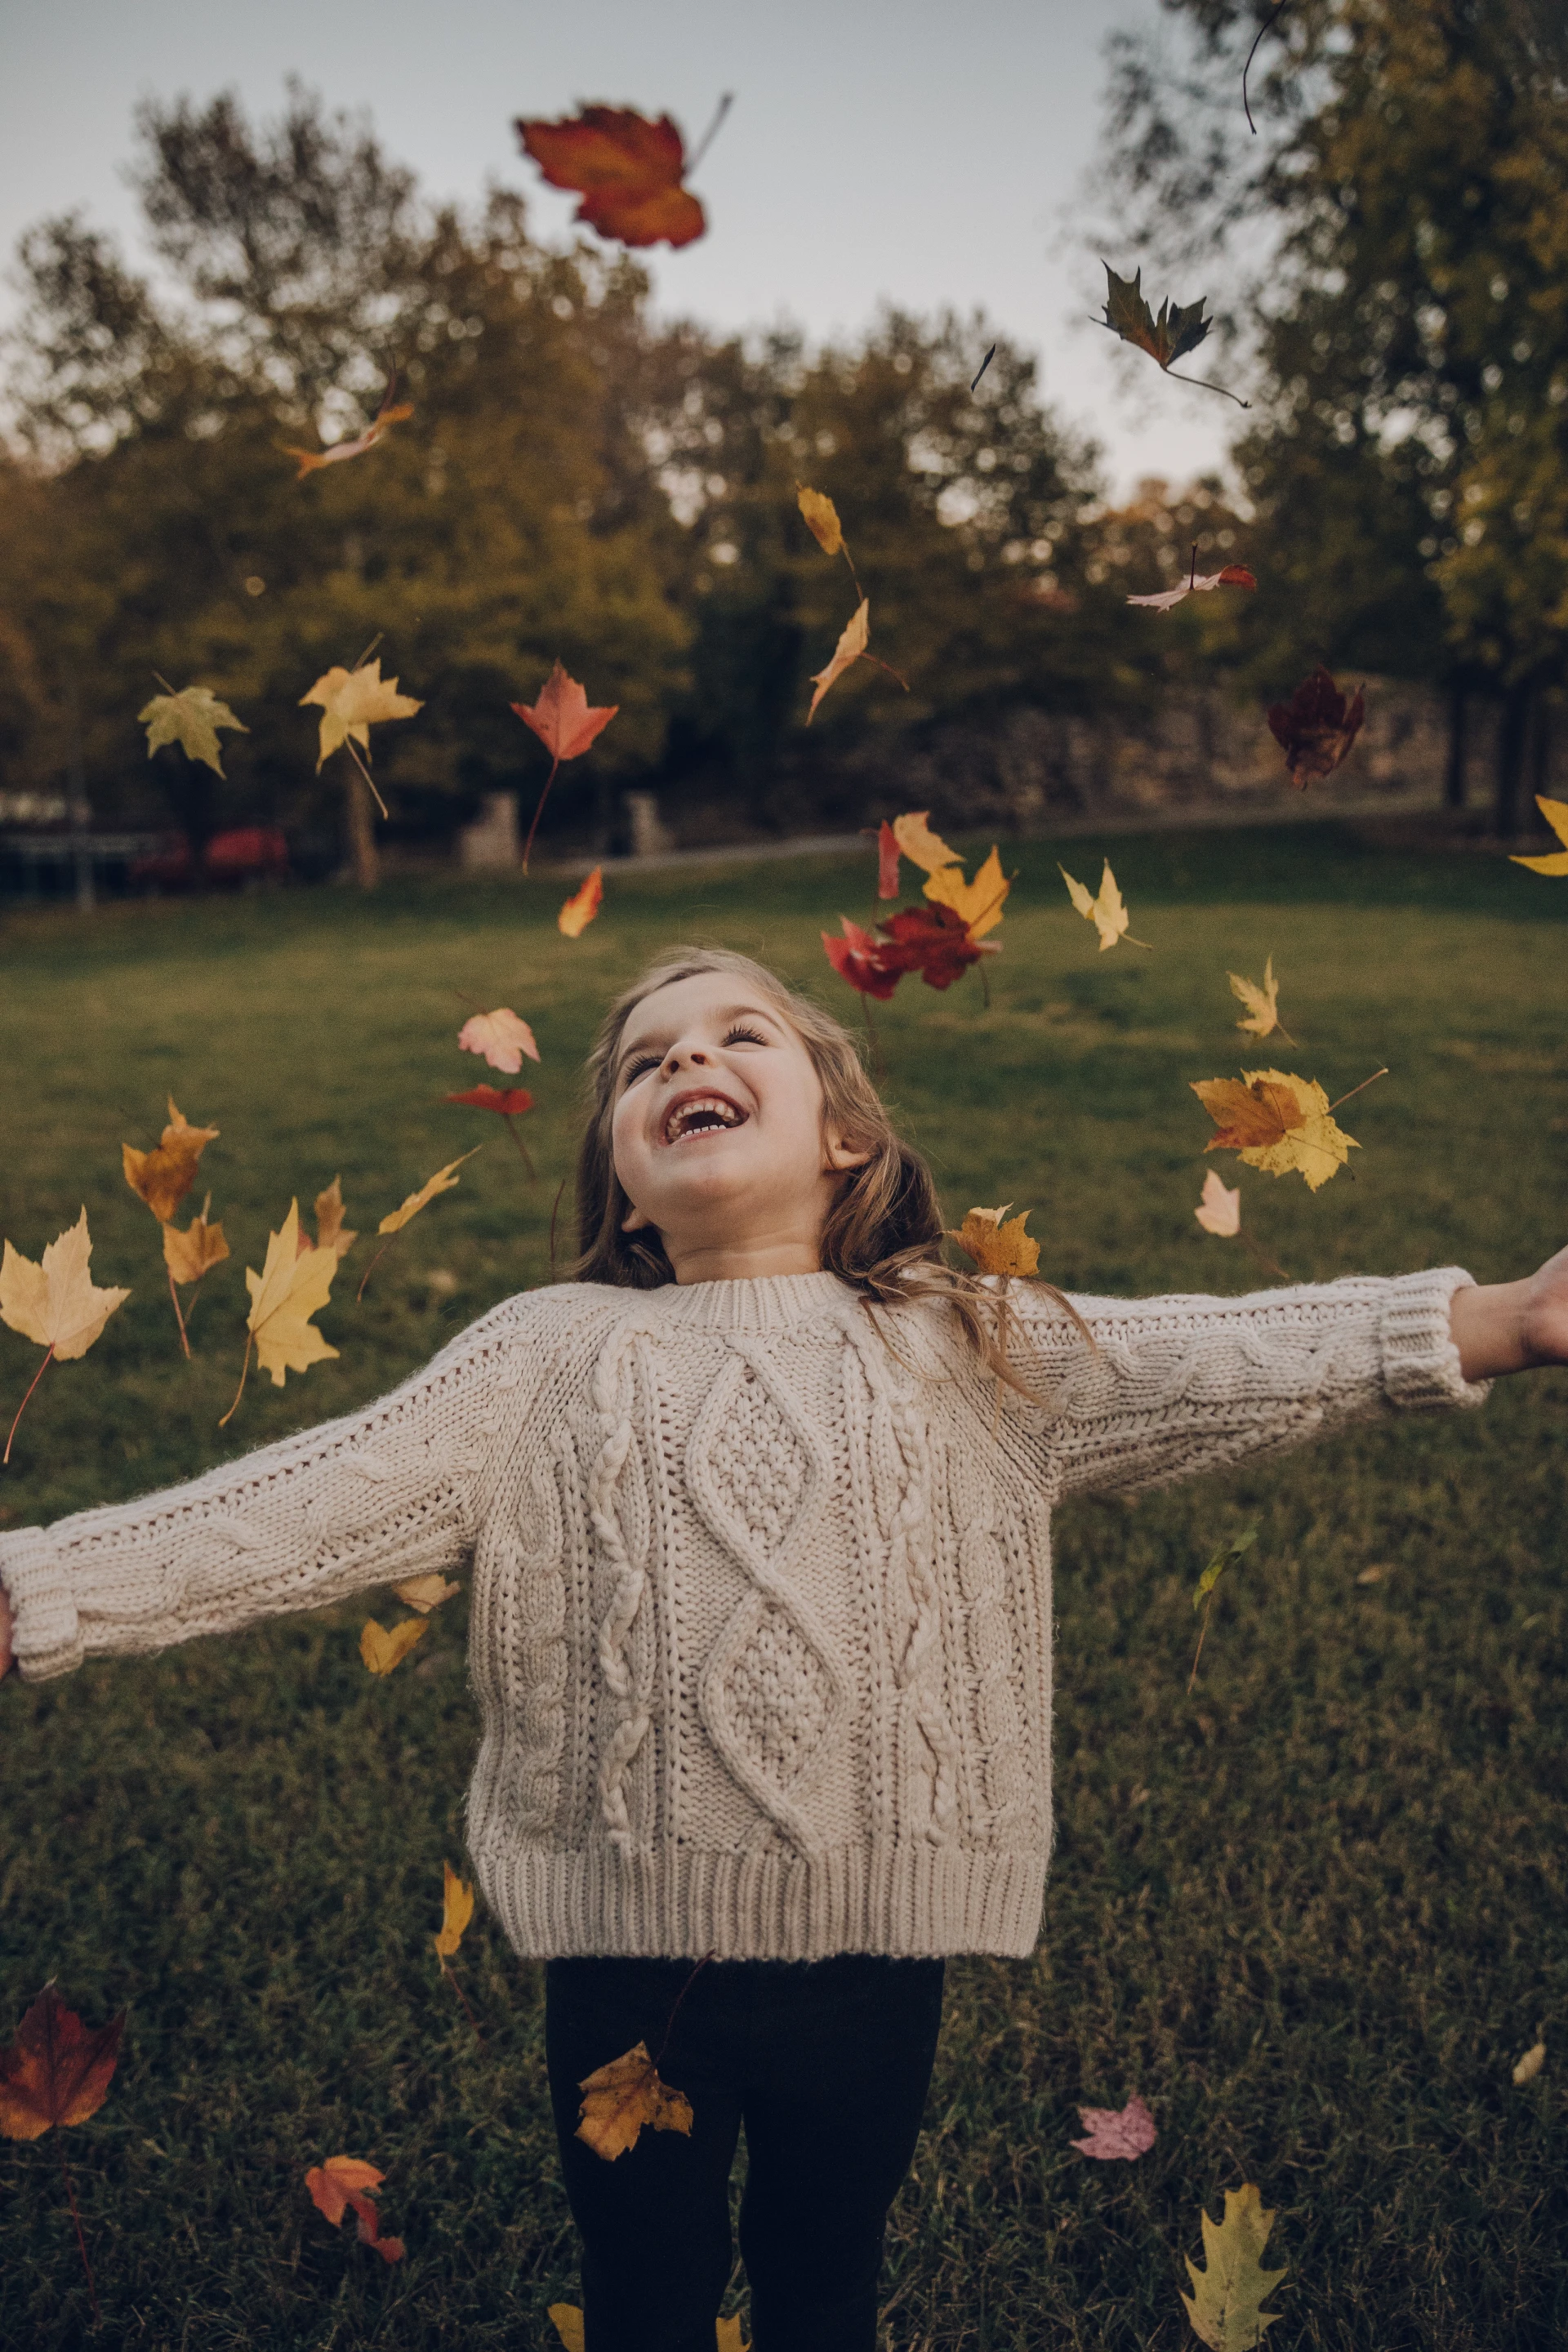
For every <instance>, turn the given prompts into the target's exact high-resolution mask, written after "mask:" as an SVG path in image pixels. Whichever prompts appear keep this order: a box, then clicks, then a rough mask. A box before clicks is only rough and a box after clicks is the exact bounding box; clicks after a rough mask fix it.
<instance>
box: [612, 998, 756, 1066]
mask: <svg viewBox="0 0 1568 2352" xmlns="http://www.w3.org/2000/svg"><path fill="white" fill-rule="evenodd" d="M714 1018H715V1020H718V1021H769V1022H771V1023H772V1024H773V1027H774V1028H775V1029H776V1028H777V1027H778V1026H779V1016H778V1014H777V1013H769V1012H767V1011H766V1010H765V1008H764V1007H763V1006H762V1005H760V1004H722V1005H721V1006H720V1008H719V1010H718V1012H717V1013H715V1015H714ZM660 1035H666V1036H668V1031H660V1030H658V1029H655V1030H652V1031H650V1032H649V1034H647V1036H646V1037H638V1038H637V1039H636V1040H635V1041H634V1042H633V1043H632V1044H631V1045H627V1044H626V1040H625V1039H624V1038H623V1039H622V1041H621V1050H620V1053H619V1054H618V1055H617V1056H616V1069H617V1070H621V1069H624V1068H625V1066H626V1063H627V1062H628V1061H629V1060H630V1059H631V1056H632V1055H634V1054H651V1053H652V1052H653V1050H654V1046H655V1045H656V1043H657V1042H658V1038H659V1037H660Z"/></svg>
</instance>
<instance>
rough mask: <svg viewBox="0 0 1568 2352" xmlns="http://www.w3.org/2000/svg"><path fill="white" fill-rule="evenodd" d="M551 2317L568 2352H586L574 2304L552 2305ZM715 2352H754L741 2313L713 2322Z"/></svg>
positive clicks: (579, 2314)
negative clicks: (745, 2333) (742, 2329)
mask: <svg viewBox="0 0 1568 2352" xmlns="http://www.w3.org/2000/svg"><path fill="white" fill-rule="evenodd" d="M550 2317H551V2318H552V2320H553V2321H554V2323H555V2333H556V2334H557V2336H559V2337H560V2338H561V2341H562V2343H563V2345H564V2346H565V2347H566V2352H584V2346H585V2344H586V2341H587V2339H586V2337H585V2336H584V2332H583V2314H582V2312H581V2311H580V2310H579V2309H578V2307H577V2305H575V2304H574V2303H552V2305H551V2306H550ZM713 2344H714V2352H752V2346H751V2339H750V2338H749V2337H748V2336H742V2333H741V2320H740V2315H739V2313H734V2314H732V2315H731V2317H730V2318H728V2319H716V2320H715V2321H714V2322H713Z"/></svg>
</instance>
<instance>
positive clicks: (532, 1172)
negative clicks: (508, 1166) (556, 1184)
mask: <svg viewBox="0 0 1568 2352" xmlns="http://www.w3.org/2000/svg"><path fill="white" fill-rule="evenodd" d="M506 1129H507V1133H508V1134H509V1135H510V1138H511V1139H512V1141H513V1142H514V1143H515V1144H516V1146H517V1148H518V1150H519V1151H520V1152H521V1155H522V1164H523V1166H524V1167H525V1168H526V1169H527V1171H528V1181H529V1182H530V1183H531V1184H534V1183H537V1182H538V1181H539V1171H538V1169H537V1168H535V1166H534V1164H533V1162H532V1160H531V1159H530V1158H529V1156H528V1146H527V1144H526V1143H524V1141H523V1139H522V1138H521V1135H519V1133H518V1131H517V1118H516V1115H515V1114H510V1115H509V1116H508V1118H507V1122H506Z"/></svg>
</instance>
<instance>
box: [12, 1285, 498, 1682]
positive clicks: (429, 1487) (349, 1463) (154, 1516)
mask: <svg viewBox="0 0 1568 2352" xmlns="http://www.w3.org/2000/svg"><path fill="white" fill-rule="evenodd" d="M529 1304H530V1301H529V1299H528V1298H527V1297H516V1298H512V1299H509V1300H508V1301H507V1302H506V1303H505V1304H504V1305H503V1306H501V1307H497V1308H496V1309H495V1310H494V1312H493V1313H491V1314H489V1315H487V1316H485V1317H483V1318H481V1319H480V1320H479V1322H477V1323H473V1324H470V1325H469V1327H468V1329H467V1330H466V1331H464V1332H462V1333H460V1334H459V1336H458V1338H457V1339H454V1340H453V1341H452V1342H451V1344H450V1345H449V1346H448V1347H447V1348H445V1349H442V1351H441V1353H440V1354H439V1355H438V1356H437V1357H435V1358H434V1359H433V1360H431V1362H429V1363H428V1364H426V1366H425V1368H424V1369H423V1370H421V1371H419V1372H416V1374H415V1375H414V1376H413V1378H412V1379H411V1380H407V1381H404V1382H403V1384H402V1386H401V1387H399V1388H395V1389H394V1390H392V1391H390V1393H389V1394H388V1395H386V1396H384V1397H382V1398H380V1399H378V1401H377V1402H375V1403H374V1404H371V1405H367V1406H366V1407H365V1408H364V1409H363V1411H362V1412H354V1413H348V1414H345V1415H344V1416H343V1418H342V1420H339V1421H329V1422H323V1423H321V1424H320V1426H319V1427H317V1428H315V1429H309V1430H304V1431H301V1432H300V1433H299V1434H298V1435H296V1436H293V1437H286V1438H283V1439H281V1440H280V1441H279V1443H278V1444H274V1445H267V1446H263V1447H261V1448H259V1449H258V1451H257V1452H256V1453H254V1454H243V1455H241V1456H240V1458H239V1459H238V1460H237V1461H236V1462H231V1463H228V1464H226V1465H224V1466H223V1467H221V1468H219V1469H216V1470H209V1471H207V1472H205V1474H204V1475H203V1476H201V1477H199V1478H193V1479H192V1480H191V1481H190V1482H189V1483H188V1484H187V1485H185V1486H169V1487H165V1488H164V1489H163V1492H162V1493H160V1494H155V1495H148V1496H144V1497H143V1498H142V1500H141V1501H140V1502H135V1503H118V1504H111V1505H110V1506H108V1507H104V1508H101V1509H99V1510H90V1511H79V1512H76V1513H74V1514H73V1515H72V1516H71V1517H68V1518H64V1519H57V1520H56V1521H55V1522H54V1524H53V1526H51V1527H47V1528H21V1529H19V1530H17V1531H16V1532H15V1533H12V1534H0V1585H4V1587H5V1594H6V1598H7V1600H8V1601H9V1602H10V1604H11V1610H12V1614H13V1616H14V1619H15V1627H14V1633H13V1645H14V1649H15V1654H16V1664H17V1667H18V1670H19V1672H20V1673H21V1675H22V1676H23V1678H24V1679H25V1680H26V1681H29V1682H43V1681H46V1680H47V1679H48V1678H49V1677H50V1676H51V1675H63V1674H68V1672H69V1671H70V1669H71V1668H72V1667H73V1666H79V1664H81V1662H82V1660H83V1659H84V1658H88V1657H108V1656H116V1655H119V1656H125V1655H134V1654H145V1653H148V1652H151V1651H155V1650H162V1649H165V1648H167V1647H168V1646H169V1644H170V1643H174V1642H187V1641H190V1640H192V1639H194V1638H195V1636H196V1635H197V1634H200V1633H236V1632H237V1631H238V1630H239V1629H240V1628H241V1627H243V1626H246V1625H253V1624H255V1623H257V1622H258V1621H259V1620H260V1619H262V1618H265V1617H271V1616H276V1615H279V1614H281V1613H282V1612H286V1611H290V1610H295V1609H320V1608H323V1607H325V1606H326V1604H327V1603H328V1602H330V1601H343V1600H346V1599H347V1598H348V1597H349V1596H350V1595H351V1594H353V1593H355V1592H362V1591H364V1590H365V1589H366V1588H367V1587H369V1586H371V1585H375V1584H382V1583H387V1582H390V1581H392V1580H394V1579H396V1580H402V1579H403V1578H405V1577H408V1576H418V1575H424V1574H426V1573H427V1572H429V1571H431V1570H452V1569H454V1568H458V1567H460V1566H462V1565H463V1564H464V1563H465V1562H466V1561H467V1559H468V1555H469V1552H470V1549H471V1547H472V1543H473V1538H474V1531H475V1524H476V1515H477V1506H478V1498H479V1487H480V1486H481V1483H482V1473H483V1469H484V1465H485V1462H486V1458H487V1454H489V1451H490V1450H491V1449H490V1447H489V1439H490V1438H491V1437H492V1436H493V1434H494V1433H495V1432H496V1430H497V1428H498V1425H499V1417H500V1408H501V1405H502V1403H503V1402H504V1401H505V1392H506V1391H508V1390H509V1389H510V1388H511V1387H513V1386H515V1384H516V1381H517V1378H518V1373H519V1366H518V1358H519V1355H520V1353H521V1351H522V1350H523V1349H525V1347H526V1337H527V1335H526V1331H525V1328H523V1327H524V1325H525V1313H524V1310H525V1309H526V1308H527V1307H528V1305H529Z"/></svg>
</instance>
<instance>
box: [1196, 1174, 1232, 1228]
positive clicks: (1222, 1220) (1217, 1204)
mask: <svg viewBox="0 0 1568 2352" xmlns="http://www.w3.org/2000/svg"><path fill="white" fill-rule="evenodd" d="M1193 1214H1194V1217H1195V1218H1196V1219H1197V1221H1198V1223H1199V1224H1200V1225H1202V1227H1203V1229H1204V1231H1205V1234H1218V1235H1219V1237H1220V1239H1221V1240H1222V1241H1229V1240H1231V1239H1233V1238H1234V1236H1235V1235H1236V1234H1239V1233H1240V1231H1241V1187H1240V1185H1239V1184H1238V1185H1237V1187H1236V1190H1235V1191H1234V1192H1233V1191H1232V1190H1231V1188H1230V1186H1229V1185H1228V1184H1227V1183H1226V1181H1225V1179H1224V1177H1223V1176H1222V1175H1221V1174H1220V1172H1219V1171H1218V1169H1217V1168H1211V1169H1210V1170H1209V1171H1208V1173H1207V1175H1206V1176H1205V1178H1204V1196H1203V1199H1202V1200H1201V1201H1200V1202H1198V1205H1197V1207H1196V1208H1195V1209H1194V1211H1193Z"/></svg>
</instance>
